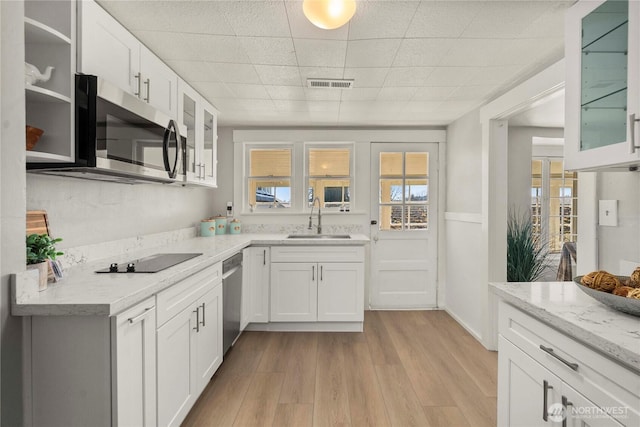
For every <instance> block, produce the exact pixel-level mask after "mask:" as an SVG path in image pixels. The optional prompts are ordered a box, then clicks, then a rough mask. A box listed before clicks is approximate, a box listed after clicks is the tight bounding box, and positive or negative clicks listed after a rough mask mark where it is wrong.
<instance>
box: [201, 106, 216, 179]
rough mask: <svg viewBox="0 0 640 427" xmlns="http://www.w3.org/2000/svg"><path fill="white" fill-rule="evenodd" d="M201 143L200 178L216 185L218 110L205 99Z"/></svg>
mask: <svg viewBox="0 0 640 427" xmlns="http://www.w3.org/2000/svg"><path fill="white" fill-rule="evenodd" d="M202 114H203V120H202V127H203V134H204V138H203V143H202V151H201V153H202V156H201V159H200V161H201V163H202V179H203V181H204V184H206V185H208V186H211V187H216V185H217V182H216V176H217V166H218V153H217V146H218V144H217V142H218V112H217V111H216V110H215V109H214V108H213V107H212V106H211V105H210V104H209V103H207V102H206V101H205V102H204V107H203V109H202Z"/></svg>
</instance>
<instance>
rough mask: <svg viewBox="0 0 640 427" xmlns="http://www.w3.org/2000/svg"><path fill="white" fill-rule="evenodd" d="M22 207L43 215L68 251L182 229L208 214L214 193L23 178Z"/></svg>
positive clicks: (198, 221) (48, 177)
mask: <svg viewBox="0 0 640 427" xmlns="http://www.w3.org/2000/svg"><path fill="white" fill-rule="evenodd" d="M27 208H28V209H29V210H38V209H42V210H46V211H47V214H48V216H49V225H50V228H51V234H52V235H54V236H55V237H61V238H63V239H64V240H63V241H62V242H61V243H60V245H59V247H60V248H62V249H64V248H69V247H77V246H82V245H87V244H92V243H101V242H107V241H111V240H119V239H124V238H127V237H135V236H140V235H145V234H152V233H159V232H163V231H170V230H177V229H180V228H185V227H190V226H193V227H197V226H199V224H200V220H201V219H203V218H207V217H210V216H212V215H213V213H214V210H213V191H212V190H210V189H206V188H194V187H181V186H169V185H162V184H139V185H128V184H119V183H113V182H100V181H88V180H82V179H76V178H67V177H55V176H49V175H47V176H45V175H35V174H27Z"/></svg>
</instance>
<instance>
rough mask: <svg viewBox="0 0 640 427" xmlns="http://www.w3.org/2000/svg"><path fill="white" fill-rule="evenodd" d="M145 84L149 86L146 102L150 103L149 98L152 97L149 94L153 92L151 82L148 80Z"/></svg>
mask: <svg viewBox="0 0 640 427" xmlns="http://www.w3.org/2000/svg"><path fill="white" fill-rule="evenodd" d="M144 84H145V85H146V86H147V97H146V98H144V100H145V101H147V103H148V102H149V98H151V95H150V94H149V92H151V80H149V79H147V80H145V81H144Z"/></svg>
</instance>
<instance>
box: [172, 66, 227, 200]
mask: <svg viewBox="0 0 640 427" xmlns="http://www.w3.org/2000/svg"><path fill="white" fill-rule="evenodd" d="M178 121H179V122H180V123H182V124H184V125H185V126H186V127H187V145H186V153H185V154H186V175H185V181H186V183H187V184H196V185H205V186H208V187H216V186H217V179H216V178H217V167H218V159H217V157H218V149H217V146H218V144H217V142H218V111H217V110H216V109H215V108H214V107H213V106H212V105H211V104H210V103H209V102H207V100H206V99H204V97H202V96H201V95H200V94H199V93H198V92H196V91H195V90H194V89H193V88H192V87H191V86H189V85H188V84H187V83H185V81H184V80H182V79H179V81H178Z"/></svg>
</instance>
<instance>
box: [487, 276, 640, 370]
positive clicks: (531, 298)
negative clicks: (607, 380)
mask: <svg viewBox="0 0 640 427" xmlns="http://www.w3.org/2000/svg"><path fill="white" fill-rule="evenodd" d="M490 286H491V289H492V290H493V293H494V294H496V295H497V296H498V297H500V298H502V299H503V300H504V301H506V302H507V303H509V304H511V305H513V306H515V307H518V308H519V309H521V310H523V311H524V312H526V313H528V314H529V315H531V316H533V317H535V318H537V319H538V320H540V321H542V322H544V323H546V324H548V325H550V326H552V327H553V328H555V329H558V330H560V331H561V332H563V333H565V334H567V335H569V336H570V337H572V338H575V339H576V340H578V341H581V342H582V343H584V344H586V345H588V346H590V347H592V348H595V349H596V350H598V351H600V352H601V353H604V354H605V355H607V356H609V357H611V358H613V359H615V360H618V361H620V362H622V363H624V364H626V365H628V366H630V367H632V368H635V369H636V370H637V371H640V317H636V316H632V315H630V314H625V313H621V312H619V311H616V310H614V309H612V308H609V307H607V306H606V305H604V304H602V303H600V302H598V301H596V300H595V299H593V298H591V297H590V296H589V295H587V294H585V293H584V292H582V291H581V290H580V289H579V288H578V286H577V285H575V284H574V283H573V282H533V283H516V282H513V283H491V284H490Z"/></svg>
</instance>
